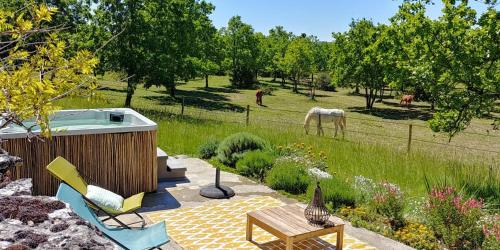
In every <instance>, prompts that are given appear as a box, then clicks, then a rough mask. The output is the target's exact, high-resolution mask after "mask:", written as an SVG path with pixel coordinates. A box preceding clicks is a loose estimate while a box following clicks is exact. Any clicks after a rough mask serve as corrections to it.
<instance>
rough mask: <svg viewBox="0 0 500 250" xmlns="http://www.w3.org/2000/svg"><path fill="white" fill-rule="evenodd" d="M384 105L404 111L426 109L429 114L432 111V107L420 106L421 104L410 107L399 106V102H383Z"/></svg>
mask: <svg viewBox="0 0 500 250" xmlns="http://www.w3.org/2000/svg"><path fill="white" fill-rule="evenodd" d="M382 103H383V104H385V105H387V106H391V107H396V108H404V109H414V108H419V109H424V111H426V112H429V111H430V106H429V105H420V104H410V105H408V107H407V106H406V105H404V104H399V101H394V102H391V101H385V100H384V101H382Z"/></svg>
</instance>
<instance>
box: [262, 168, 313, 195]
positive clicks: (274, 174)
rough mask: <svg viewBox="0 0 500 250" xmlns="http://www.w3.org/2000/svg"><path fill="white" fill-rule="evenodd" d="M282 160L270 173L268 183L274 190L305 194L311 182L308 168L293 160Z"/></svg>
mask: <svg viewBox="0 0 500 250" xmlns="http://www.w3.org/2000/svg"><path fill="white" fill-rule="evenodd" d="M286 163H287V162H285V161H281V162H280V163H279V164H278V163H277V164H276V165H275V166H274V167H273V168H272V169H271V170H270V171H269V172H268V173H267V177H266V183H267V185H269V187H271V188H272V189H274V190H283V191H286V192H288V193H291V194H303V193H305V192H306V191H307V186H308V185H309V183H310V182H311V180H310V178H309V175H308V174H307V170H306V169H305V168H304V167H302V166H300V165H297V164H293V162H289V163H290V164H286Z"/></svg>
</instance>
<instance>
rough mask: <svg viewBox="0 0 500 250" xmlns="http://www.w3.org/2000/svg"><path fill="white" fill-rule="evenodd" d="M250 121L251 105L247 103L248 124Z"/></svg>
mask: <svg viewBox="0 0 500 250" xmlns="http://www.w3.org/2000/svg"><path fill="white" fill-rule="evenodd" d="M249 122H250V105H247V117H246V125H247V126H248V123H249Z"/></svg>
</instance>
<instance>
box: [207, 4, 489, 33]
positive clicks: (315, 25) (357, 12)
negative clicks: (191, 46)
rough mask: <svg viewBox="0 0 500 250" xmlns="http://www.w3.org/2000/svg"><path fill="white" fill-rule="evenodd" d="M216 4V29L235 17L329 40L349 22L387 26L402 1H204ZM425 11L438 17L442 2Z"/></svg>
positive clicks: (262, 26)
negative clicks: (367, 20)
mask: <svg viewBox="0 0 500 250" xmlns="http://www.w3.org/2000/svg"><path fill="white" fill-rule="evenodd" d="M207 1H209V2H211V3H213V4H214V5H215V7H216V8H215V11H214V13H213V14H212V16H211V18H212V20H213V22H214V25H215V26H216V27H217V28H220V27H225V26H226V25H227V21H228V20H229V19H230V18H231V17H232V16H235V15H239V16H241V17H242V19H243V21H244V22H246V23H249V24H251V25H252V26H253V28H254V29H255V30H256V31H260V32H263V33H264V34H267V32H268V31H269V29H271V28H272V27H275V26H277V25H281V26H284V27H285V29H286V30H287V31H292V32H293V33H295V34H301V33H306V34H308V35H315V36H317V37H318V38H320V39H321V40H325V41H330V40H331V33H332V32H339V31H345V30H346V29H347V28H348V25H349V23H350V22H351V20H352V19H353V18H354V19H358V18H363V17H365V18H368V19H371V20H373V21H374V22H376V23H387V22H388V18H389V17H391V16H392V15H394V13H396V11H397V9H398V6H399V5H400V3H401V2H402V1H401V0H207ZM435 2H437V3H436V4H435V5H434V6H430V7H429V8H428V15H429V16H430V17H432V18H436V17H438V16H439V15H440V10H441V7H442V5H441V1H439V0H436V1H435ZM470 2H471V5H472V6H473V7H474V8H475V9H476V10H477V11H478V12H479V13H482V12H483V11H484V10H485V9H486V6H485V5H484V4H481V3H478V2H476V1H470Z"/></svg>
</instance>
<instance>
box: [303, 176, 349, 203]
mask: <svg viewBox="0 0 500 250" xmlns="http://www.w3.org/2000/svg"><path fill="white" fill-rule="evenodd" d="M319 186H320V187H321V191H322V192H323V198H324V200H325V203H326V204H328V205H329V207H332V208H339V207H344V206H354V204H355V195H354V189H353V188H352V187H351V185H350V184H349V183H346V182H345V181H342V180H340V179H339V178H336V177H333V178H329V179H323V180H320V183H319ZM315 188H316V185H310V186H309V188H308V189H307V196H308V197H309V198H312V197H313V194H314V189H315Z"/></svg>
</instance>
